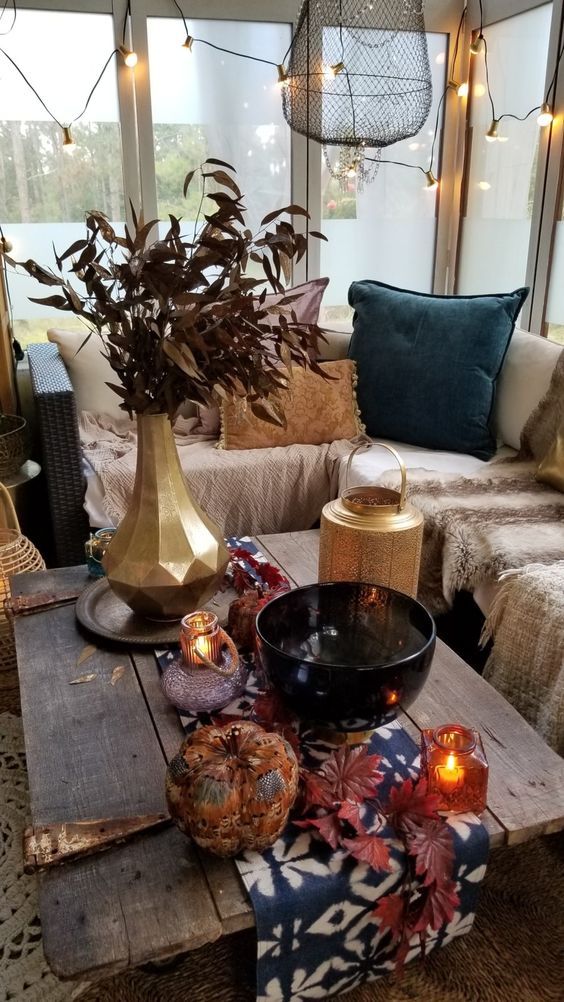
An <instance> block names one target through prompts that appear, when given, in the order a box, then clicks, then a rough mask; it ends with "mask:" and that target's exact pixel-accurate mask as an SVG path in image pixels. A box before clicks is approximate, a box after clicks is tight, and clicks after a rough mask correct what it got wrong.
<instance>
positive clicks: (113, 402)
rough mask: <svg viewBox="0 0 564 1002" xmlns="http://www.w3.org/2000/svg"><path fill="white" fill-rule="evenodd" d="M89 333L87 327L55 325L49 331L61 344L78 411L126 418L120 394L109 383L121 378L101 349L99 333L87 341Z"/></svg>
mask: <svg viewBox="0 0 564 1002" xmlns="http://www.w3.org/2000/svg"><path fill="white" fill-rule="evenodd" d="M87 336H88V331H87V330H86V328H84V329H83V330H75V331H66V330H62V329H60V328H58V327H51V329H50V330H48V331H47V337H48V338H49V341H52V342H53V343H54V344H56V345H57V347H58V349H59V354H60V356H61V358H62V360H63V362H64V363H65V366H66V369H67V372H68V374H69V379H70V381H71V383H72V388H73V390H74V396H75V399H76V406H77V409H78V411H93V412H94V413H95V414H108V415H110V416H111V417H112V418H123V417H124V411H122V410H120V407H119V402H120V401H119V397H118V395H117V393H114V391H113V390H110V388H109V386H106V383H107V382H110V383H115V382H119V380H118V377H117V376H116V373H115V372H114V371H113V369H112V367H111V365H110V363H109V362H108V360H107V358H106V357H105V355H102V353H101V351H100V339H99V337H98V335H97V334H91V335H90V338H89V339H88V341H87V342H86V344H84V341H85V338H86V337H87ZM81 345H82V346H83V347H82V348H81V347H80V346H81ZM79 348H80V351H79Z"/></svg>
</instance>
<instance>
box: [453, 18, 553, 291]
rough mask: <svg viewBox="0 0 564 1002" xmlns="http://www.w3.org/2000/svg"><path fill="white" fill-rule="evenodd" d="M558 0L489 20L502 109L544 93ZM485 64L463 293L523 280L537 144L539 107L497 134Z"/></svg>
mask: <svg viewBox="0 0 564 1002" xmlns="http://www.w3.org/2000/svg"><path fill="white" fill-rule="evenodd" d="M551 13H552V4H546V5H544V6H542V7H537V8H536V9H535V10H530V11H527V12H526V13H523V14H517V15H515V16H514V17H510V18H507V19H506V20H503V21H499V22H498V23H497V24H492V25H489V26H488V27H487V29H486V31H485V35H486V38H487V45H488V65H489V76H490V87H491V92H492V95H493V100H494V107H495V112H496V115H498V114H503V113H504V112H510V113H511V114H514V115H519V116H523V115H526V114H527V112H528V111H529V110H530V109H531V107H532V106H533V105H536V104H541V102H542V101H543V100H544V88H545V75H546V61H547V52H548V42H549V33H550V23H551ZM492 118H493V115H492V108H491V105H490V101H489V98H488V92H487V81H486V75H485V64H484V59H483V57H482V56H476V57H473V62H472V78H471V91H470V118H469V130H468V135H467V143H468V148H467V163H468V164H469V168H468V175H467V178H466V206H465V210H464V212H463V217H464V218H463V220H462V233H461V250H460V259H459V267H458V275H457V292H458V293H466V294H479V293H487V292H504V291H508V290H510V289H515V288H516V287H517V286H519V285H523V284H524V283H525V279H526V268H527V254H528V249H529V237H530V233H531V217H532V208H533V196H534V190H535V177H536V165H537V155H538V144H539V125H538V124H537V120H536V113H535V114H533V115H531V116H530V117H529V118H528V119H527V120H526V121H523V122H521V121H516V120H515V119H514V118H503V119H502V120H501V122H500V123H499V127H498V139H497V140H494V141H488V140H487V139H486V132H487V131H488V130H489V128H490V125H491V122H492Z"/></svg>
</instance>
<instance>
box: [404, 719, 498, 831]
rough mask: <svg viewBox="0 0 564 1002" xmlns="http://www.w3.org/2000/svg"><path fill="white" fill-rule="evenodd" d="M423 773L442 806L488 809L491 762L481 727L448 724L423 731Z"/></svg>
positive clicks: (457, 810)
mask: <svg viewBox="0 0 564 1002" xmlns="http://www.w3.org/2000/svg"><path fill="white" fill-rule="evenodd" d="M421 774H422V775H423V776H424V777H425V778H426V779H427V788H428V791H429V793H436V794H438V796H439V797H440V801H439V805H438V809H439V810H440V811H452V812H453V813H462V812H464V811H472V812H473V813H474V814H481V813H482V811H484V810H485V809H486V802H487V792H488V762H487V759H486V753H485V751H484V746H483V744H482V739H481V737H480V734H479V733H478V731H474V730H472V729H470V728H468V727H463V726H462V724H444V725H443V726H442V727H436V728H434V729H428V730H423V731H422V732H421Z"/></svg>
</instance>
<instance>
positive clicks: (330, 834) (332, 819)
mask: <svg viewBox="0 0 564 1002" xmlns="http://www.w3.org/2000/svg"><path fill="white" fill-rule="evenodd" d="M294 824H295V825H296V827H297V828H315V829H316V831H318V832H319V834H320V835H321V837H322V839H324V840H325V842H327V843H328V844H329V845H330V846H331V848H332V849H336V848H337V847H338V845H339V843H340V840H341V825H340V822H339V818H338V817H337V815H336V814H335V813H332V814H323V815H322V816H321V817H320V818H304V820H303V821H294Z"/></svg>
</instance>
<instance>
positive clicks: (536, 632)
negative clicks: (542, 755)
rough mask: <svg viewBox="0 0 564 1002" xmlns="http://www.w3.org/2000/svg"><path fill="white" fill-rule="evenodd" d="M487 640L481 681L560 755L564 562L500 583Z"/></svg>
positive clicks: (563, 738) (563, 748)
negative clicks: (488, 646) (489, 643)
mask: <svg viewBox="0 0 564 1002" xmlns="http://www.w3.org/2000/svg"><path fill="white" fill-rule="evenodd" d="M490 637H491V638H493V646H492V651H491V654H490V656H489V658H488V661H487V664H486V667H485V669H484V678H485V679H487V681H488V682H490V684H491V685H493V686H494V688H495V689H497V690H498V692H500V693H501V694H502V696H505V698H506V699H507V700H508V702H510V703H512V705H513V706H514V707H515V709H516V710H518V711H519V713H520V714H521V716H523V717H524V718H525V720H528V722H529V723H530V724H531V725H532V726H533V727H534V728H535V730H536V731H538V733H539V734H540V735H541V737H543V738H544V740H545V741H546V742H547V744H549V745H551V747H552V748H554V750H555V751H556V752H558V754H559V755H564V560H560V561H558V562H557V563H555V564H552V565H551V566H550V567H546V566H544V565H542V564H536V565H535V564H533V565H531V566H529V567H524V568H523V569H522V570H521V571H520V572H518V573H513V574H512V573H509V574H508V575H507V576H506V577H505V578H504V579H503V581H502V584H501V587H500V589H499V591H498V592H497V594H496V596H495V599H494V602H493V604H492V607H491V609H490V612H489V614H488V617H487V619H486V623H485V626H484V632H483V639H484V640H487V639H489V638H490Z"/></svg>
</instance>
